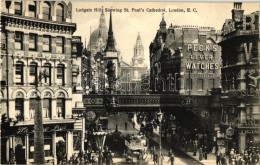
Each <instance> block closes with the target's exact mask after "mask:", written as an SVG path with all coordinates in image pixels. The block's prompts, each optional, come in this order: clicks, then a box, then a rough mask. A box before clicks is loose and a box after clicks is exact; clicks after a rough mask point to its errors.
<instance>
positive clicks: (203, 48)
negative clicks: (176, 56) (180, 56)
mask: <svg viewBox="0 0 260 165" xmlns="http://www.w3.org/2000/svg"><path fill="white" fill-rule="evenodd" d="M190 50H193V51H194V52H198V51H200V52H202V51H206V52H208V51H211V50H212V51H213V52H216V51H217V50H218V45H198V44H196V45H195V44H188V51H190Z"/></svg>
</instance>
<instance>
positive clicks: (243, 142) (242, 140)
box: [238, 133, 246, 153]
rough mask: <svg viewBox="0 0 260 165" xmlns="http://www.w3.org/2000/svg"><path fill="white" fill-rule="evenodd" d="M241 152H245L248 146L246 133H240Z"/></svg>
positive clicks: (239, 145)
mask: <svg viewBox="0 0 260 165" xmlns="http://www.w3.org/2000/svg"><path fill="white" fill-rule="evenodd" d="M238 147H239V152H240V153H243V152H244V150H245V148H246V134H245V133H239V144H238Z"/></svg>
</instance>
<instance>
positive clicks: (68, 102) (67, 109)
mask: <svg viewBox="0 0 260 165" xmlns="http://www.w3.org/2000/svg"><path fill="white" fill-rule="evenodd" d="M71 117H72V99H71V98H66V99H65V118H71Z"/></svg>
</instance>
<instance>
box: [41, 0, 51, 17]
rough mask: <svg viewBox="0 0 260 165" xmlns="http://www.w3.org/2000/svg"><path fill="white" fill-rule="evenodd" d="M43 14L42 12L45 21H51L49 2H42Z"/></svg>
mask: <svg viewBox="0 0 260 165" xmlns="http://www.w3.org/2000/svg"><path fill="white" fill-rule="evenodd" d="M42 9H43V12H42V18H43V19H45V20H50V19H51V5H50V3H49V2H43V6H42Z"/></svg>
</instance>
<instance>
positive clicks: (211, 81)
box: [209, 79, 214, 90]
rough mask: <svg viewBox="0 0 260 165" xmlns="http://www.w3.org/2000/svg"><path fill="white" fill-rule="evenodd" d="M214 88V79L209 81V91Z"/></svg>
mask: <svg viewBox="0 0 260 165" xmlns="http://www.w3.org/2000/svg"><path fill="white" fill-rule="evenodd" d="M212 88H214V79H209V90H211V89H212Z"/></svg>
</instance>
